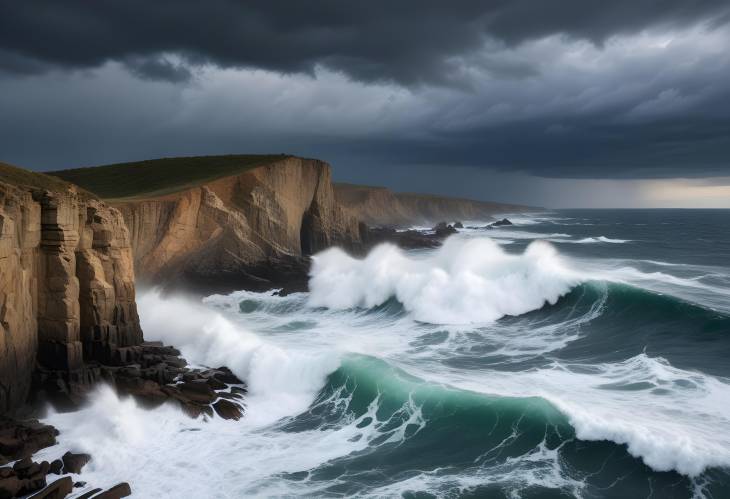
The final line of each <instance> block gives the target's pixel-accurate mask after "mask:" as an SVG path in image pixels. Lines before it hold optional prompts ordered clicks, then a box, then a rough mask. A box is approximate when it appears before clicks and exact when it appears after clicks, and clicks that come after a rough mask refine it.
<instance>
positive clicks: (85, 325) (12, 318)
mask: <svg viewBox="0 0 730 499" xmlns="http://www.w3.org/2000/svg"><path fill="white" fill-rule="evenodd" d="M0 167H1V168H0V412H8V411H10V410H12V409H14V408H17V407H18V406H20V405H21V404H22V403H23V402H24V401H25V400H26V397H27V395H28V391H29V389H30V385H31V379H32V374H33V372H34V370H35V369H36V366H38V369H40V370H42V371H44V372H46V373H53V376H55V377H57V378H54V379H55V380H56V381H58V380H61V381H62V382H63V383H64V384H65V385H66V386H67V385H68V384H73V383H83V382H84V381H85V380H84V379H83V378H85V377H87V376H89V373H88V372H87V370H85V369H84V365H85V362H90V361H97V362H102V363H113V362H114V360H115V358H116V359H118V358H119V356H120V355H122V352H123V350H124V349H125V348H129V347H132V346H134V345H138V344H139V343H141V341H142V331H141V329H140V326H139V318H138V316H137V309H136V304H135V286H134V270H133V257H132V249H131V245H130V242H129V234H128V232H127V229H126V227H125V225H124V220H123V218H122V216H121V214H120V213H119V211H117V210H116V209H114V208H111V207H109V206H107V205H106V204H105V203H103V202H101V201H99V200H97V199H95V198H94V197H93V196H90V195H89V194H88V193H84V192H79V191H78V190H77V189H75V188H74V187H73V186H70V185H68V184H60V183H59V182H58V181H55V180H53V181H51V180H49V178H48V177H45V176H44V175H38V174H31V173H30V172H24V171H22V170H18V169H15V168H13V167H10V166H8V165H0Z"/></svg>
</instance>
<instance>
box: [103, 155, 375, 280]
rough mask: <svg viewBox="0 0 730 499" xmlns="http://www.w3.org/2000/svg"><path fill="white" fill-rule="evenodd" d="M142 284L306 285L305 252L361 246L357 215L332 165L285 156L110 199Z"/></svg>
mask: <svg viewBox="0 0 730 499" xmlns="http://www.w3.org/2000/svg"><path fill="white" fill-rule="evenodd" d="M113 205H114V206H115V207H116V208H117V209H119V211H120V212H121V213H122V215H123V217H124V220H125V221H126V224H127V227H128V228H129V231H130V235H131V245H132V248H133V251H134V258H135V268H136V271H137V276H138V278H139V279H141V280H142V281H143V282H152V283H155V284H159V283H174V284H176V285H186V284H190V285H192V286H194V287H196V288H201V287H202V288H209V289H212V288H215V287H220V288H227V287H230V288H237V289H242V288H244V287H248V288H257V287H262V288H269V287H272V285H276V284H279V283H280V282H281V281H286V280H291V279H293V278H297V277H298V278H299V279H302V280H303V281H304V282H306V272H307V269H308V265H307V264H306V261H305V260H303V257H306V256H307V255H310V254H312V253H315V252H317V251H319V250H321V249H323V248H326V247H329V246H333V245H338V246H343V247H345V248H349V249H354V248H356V247H358V246H359V245H360V242H361V240H360V227H359V225H358V221H357V219H356V218H355V217H354V216H352V215H351V214H350V213H348V212H347V211H346V210H344V209H342V208H341V207H340V205H339V204H338V203H337V201H336V199H335V195H334V191H333V188H332V182H331V170H330V166H329V165H328V164H327V163H325V162H322V161H318V160H310V159H302V158H295V157H286V158H283V159H282V160H281V161H277V162H274V163H271V164H268V165H265V166H260V167H257V168H253V169H249V170H246V171H243V172H241V173H239V174H237V175H233V176H228V177H223V178H219V179H216V180H213V181H209V182H206V183H204V184H202V185H196V186H193V187H190V188H186V189H183V190H181V191H179V192H175V193H172V194H168V195H164V196H158V197H153V198H144V197H142V198H130V199H125V200H118V201H113Z"/></svg>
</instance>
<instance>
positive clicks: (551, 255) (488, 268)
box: [309, 237, 580, 324]
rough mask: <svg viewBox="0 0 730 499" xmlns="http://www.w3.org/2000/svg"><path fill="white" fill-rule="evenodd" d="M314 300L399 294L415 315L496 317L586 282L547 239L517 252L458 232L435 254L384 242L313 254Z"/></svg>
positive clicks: (462, 319)
mask: <svg viewBox="0 0 730 499" xmlns="http://www.w3.org/2000/svg"><path fill="white" fill-rule="evenodd" d="M313 260H314V261H313V264H312V270H311V280H310V297H309V303H310V305H312V306H322V307H329V308H334V309H347V308H354V307H364V308H370V307H374V306H377V305H381V304H383V303H385V302H386V301H387V300H388V299H389V298H391V297H395V298H396V299H397V300H398V301H400V302H401V303H402V304H403V306H404V307H405V308H406V310H408V311H409V312H410V313H411V314H412V315H413V317H414V318H415V319H416V320H419V321H423V322H430V323H434V324H466V323H480V322H493V321H495V320H497V319H499V318H500V317H503V316H505V315H513V316H516V315H521V314H524V313H526V312H529V311H531V310H537V309H539V308H541V307H542V306H543V305H545V304H546V303H550V304H554V303H555V302H556V301H557V300H558V298H560V297H561V296H563V295H564V294H566V293H567V292H569V291H570V289H571V288H572V287H573V286H575V285H576V284H578V283H579V282H580V278H579V277H578V275H577V274H575V273H573V272H571V271H569V270H568V269H567V268H566V267H565V265H564V264H563V262H562V261H561V259H560V257H559V255H558V253H557V252H556V251H555V249H554V248H553V247H552V246H551V245H549V244H548V243H544V242H541V241H536V242H533V243H532V244H530V245H529V246H528V247H527V249H526V250H525V252H524V253H523V254H520V255H513V254H509V253H507V252H505V251H504V250H503V249H502V248H500V246H499V245H498V244H496V243H495V242H494V241H492V240H491V239H487V238H479V239H476V238H460V237H451V238H449V239H448V240H447V241H446V242H445V243H444V245H443V246H442V247H441V248H439V249H437V250H436V251H435V252H434V253H433V254H431V255H429V256H428V257H425V258H423V257H417V256H410V255H408V254H406V253H404V252H403V251H402V250H400V249H398V248H397V247H395V246H393V245H390V244H384V245H381V246H378V247H376V248H375V249H374V250H372V251H371V252H370V254H368V255H367V256H366V257H365V258H364V259H361V260H360V259H356V258H353V257H350V256H349V255H347V254H346V253H344V252H343V251H342V250H340V249H337V248H333V249H329V250H327V251H324V252H322V253H320V254H318V255H316V256H315V257H314V258H313Z"/></svg>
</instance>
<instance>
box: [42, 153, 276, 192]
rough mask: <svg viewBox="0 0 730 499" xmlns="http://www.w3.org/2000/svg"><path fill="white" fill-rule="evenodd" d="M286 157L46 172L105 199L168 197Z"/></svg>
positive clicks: (236, 157) (204, 158)
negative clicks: (167, 195) (166, 195)
mask: <svg viewBox="0 0 730 499" xmlns="http://www.w3.org/2000/svg"><path fill="white" fill-rule="evenodd" d="M287 157H289V156H286V155H284V154H276V155H273V154H272V155H254V154H251V155H249V154H247V155H239V154H237V155H226V156H192V157H186V158H162V159H150V160H147V161H136V162H133V163H118V164H114V165H105V166H91V167H86V168H74V169H71V170H59V171H54V172H47V173H48V174H49V175H54V176H56V177H59V178H61V179H63V180H66V181H68V182H71V183H74V184H76V185H79V186H81V187H83V188H84V189H86V190H88V191H91V192H93V193H94V194H96V195H98V196H100V197H102V198H106V199H123V198H144V197H152V196H162V195H165V194H171V193H173V192H177V191H180V190H183V189H186V188H188V187H193V186H195V185H200V184H203V183H205V182H209V181H211V180H215V179H219V178H221V177H227V176H230V175H236V174H238V173H241V172H243V171H246V170H249V169H251V168H255V167H258V166H264V165H267V164H270V163H273V162H275V161H281V160H282V159H285V158H287Z"/></svg>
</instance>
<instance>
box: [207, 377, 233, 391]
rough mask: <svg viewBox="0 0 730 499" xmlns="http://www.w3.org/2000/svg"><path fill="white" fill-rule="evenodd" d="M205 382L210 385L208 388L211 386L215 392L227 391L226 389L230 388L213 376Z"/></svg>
mask: <svg viewBox="0 0 730 499" xmlns="http://www.w3.org/2000/svg"><path fill="white" fill-rule="evenodd" d="M205 382H206V383H208V386H210V387H211V388H212V389H213V390H225V389H226V388H228V385H226V384H225V383H223V382H222V381H218V380H217V379H216V378H215V377H213V376H211V377H210V378H207V379H206V380H205Z"/></svg>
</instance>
